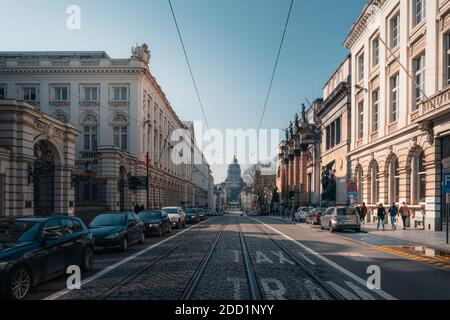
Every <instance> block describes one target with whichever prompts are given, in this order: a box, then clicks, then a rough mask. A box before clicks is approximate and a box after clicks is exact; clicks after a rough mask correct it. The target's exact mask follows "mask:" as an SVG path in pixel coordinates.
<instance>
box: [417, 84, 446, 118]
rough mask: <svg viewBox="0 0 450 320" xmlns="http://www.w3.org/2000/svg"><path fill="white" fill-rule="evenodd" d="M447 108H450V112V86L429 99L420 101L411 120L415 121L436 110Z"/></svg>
mask: <svg viewBox="0 0 450 320" xmlns="http://www.w3.org/2000/svg"><path fill="white" fill-rule="evenodd" d="M445 109H449V112H450V87H447V88H445V89H443V90H441V91H439V92H438V93H436V94H434V95H432V96H431V97H429V98H428V100H426V101H424V102H422V103H420V104H419V107H418V110H417V111H416V112H414V113H413V114H411V120H412V121H413V122H414V121H417V120H418V119H419V118H422V117H423V116H427V115H431V114H432V113H434V112H439V111H442V110H445Z"/></svg>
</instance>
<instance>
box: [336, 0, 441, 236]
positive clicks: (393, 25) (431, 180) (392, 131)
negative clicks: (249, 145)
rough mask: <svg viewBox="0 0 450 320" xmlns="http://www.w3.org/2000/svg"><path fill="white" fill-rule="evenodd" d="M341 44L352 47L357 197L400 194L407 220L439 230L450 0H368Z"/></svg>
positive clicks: (372, 201)
mask: <svg viewBox="0 0 450 320" xmlns="http://www.w3.org/2000/svg"><path fill="white" fill-rule="evenodd" d="M344 45H345V47H346V48H348V49H350V51H351V55H352V126H351V132H352V135H351V136H352V142H351V152H350V153H349V158H350V161H351V168H352V172H353V174H354V176H355V177H356V178H357V181H358V185H359V186H360V191H359V195H358V200H359V202H363V201H364V202H366V203H367V204H368V205H369V207H370V208H374V207H375V206H376V204H377V203H383V204H385V205H387V204H389V203H393V202H394V203H396V204H401V203H403V202H406V204H407V205H408V206H410V207H411V208H412V209H413V211H414V215H413V217H411V221H410V226H411V227H412V228H419V229H422V228H423V229H425V230H432V231H434V230H442V228H443V223H444V219H443V217H444V215H445V197H443V194H442V192H441V181H442V178H441V177H442V173H443V172H444V171H449V170H450V166H449V157H450V151H449V149H450V140H449V139H450V138H449V135H450V122H449V120H450V103H449V102H450V101H449V84H450V81H449V79H450V73H449V70H450V59H449V57H450V52H449V48H450V1H448V0H435V1H419V0H381V1H380V0H379V1H370V2H369V3H368V4H367V5H366V7H365V8H364V10H363V12H362V14H361V15H360V17H359V18H358V20H357V21H356V23H355V24H354V25H353V27H352V29H351V31H350V34H349V35H348V38H347V39H346V40H345V43H344ZM372 218H373V216H372Z"/></svg>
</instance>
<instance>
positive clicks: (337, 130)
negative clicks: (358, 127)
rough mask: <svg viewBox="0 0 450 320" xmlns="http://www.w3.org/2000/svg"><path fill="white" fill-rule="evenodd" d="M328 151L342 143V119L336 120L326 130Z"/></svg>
mask: <svg viewBox="0 0 450 320" xmlns="http://www.w3.org/2000/svg"><path fill="white" fill-rule="evenodd" d="M325 134H326V150H330V149H332V148H334V147H335V146H337V145H339V144H340V143H341V118H340V117H339V118H338V119H336V120H335V121H334V122H333V123H332V124H330V125H329V126H328V127H327V128H326V130H325Z"/></svg>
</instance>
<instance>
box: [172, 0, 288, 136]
mask: <svg viewBox="0 0 450 320" xmlns="http://www.w3.org/2000/svg"><path fill="white" fill-rule="evenodd" d="M169 1H170V0H169ZM293 5H294V0H291V5H290V7H289V12H288V16H287V18H286V24H285V26H284V30H283V36H282V37H281V42H280V47H279V48H278V54H277V59H276V60H275V67H274V68H273V73H272V78H271V79H270V85H269V90H268V91H267V96H266V101H265V103H264V109H263V112H262V115H261V120H260V122H259V126H258V132H259V130H261V127H262V124H263V121H264V116H265V114H266V110H267V104H268V102H269V97H270V93H271V91H272V86H273V81H274V79H275V74H276V72H277V68H278V61H279V60H280V55H281V50H282V49H283V43H284V38H285V36H286V31H287V27H288V25H289V20H290V18H291V12H292V7H293Z"/></svg>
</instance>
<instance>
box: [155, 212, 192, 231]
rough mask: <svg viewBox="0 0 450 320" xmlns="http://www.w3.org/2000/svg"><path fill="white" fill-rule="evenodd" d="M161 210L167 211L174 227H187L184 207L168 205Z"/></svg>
mask: <svg viewBox="0 0 450 320" xmlns="http://www.w3.org/2000/svg"><path fill="white" fill-rule="evenodd" d="M161 211H162V212H165V213H167V215H168V216H169V219H170V222H171V223H172V227H173V228H176V229H180V228H183V227H186V216H185V213H184V211H183V209H182V208H180V207H166V208H162V209H161Z"/></svg>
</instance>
